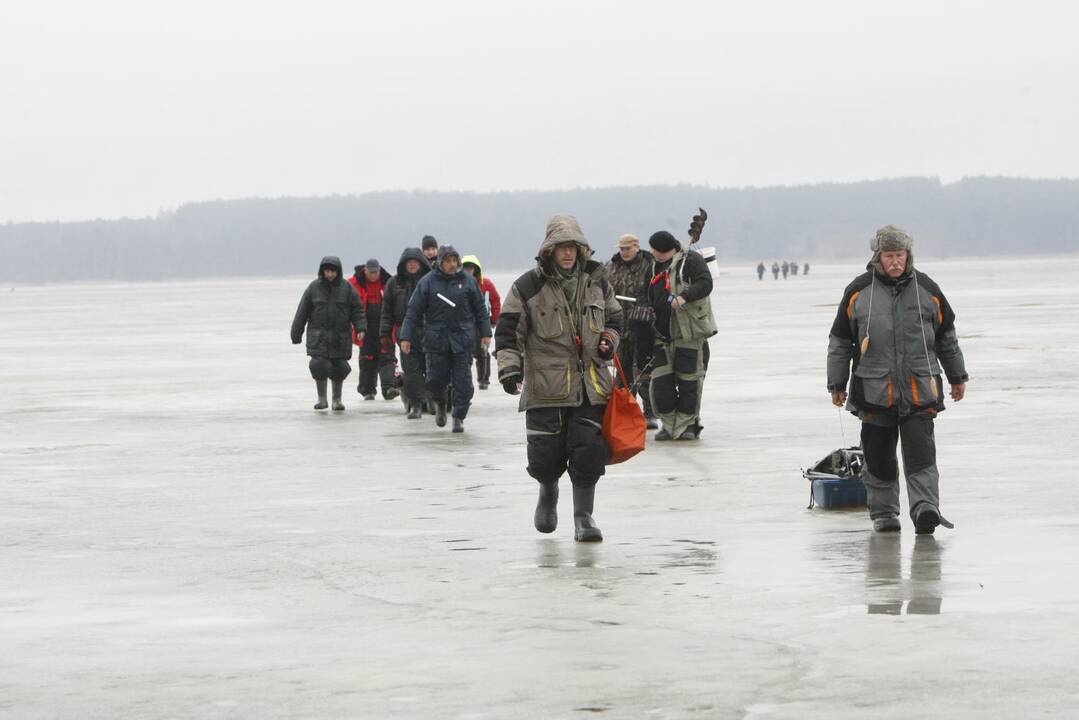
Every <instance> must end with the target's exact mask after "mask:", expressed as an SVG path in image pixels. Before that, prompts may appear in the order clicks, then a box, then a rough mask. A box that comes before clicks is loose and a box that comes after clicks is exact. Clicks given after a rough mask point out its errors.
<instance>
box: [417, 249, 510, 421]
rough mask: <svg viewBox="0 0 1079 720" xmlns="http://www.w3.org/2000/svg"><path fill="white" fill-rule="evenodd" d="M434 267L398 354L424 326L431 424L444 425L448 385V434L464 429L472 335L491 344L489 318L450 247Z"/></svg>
mask: <svg viewBox="0 0 1079 720" xmlns="http://www.w3.org/2000/svg"><path fill="white" fill-rule="evenodd" d="M436 266H437V269H436V270H433V271H432V272H430V273H428V274H427V275H425V276H424V277H423V279H421V280H420V281H419V283H418V284H417V285H416V290H415V292H413V294H412V299H411V300H410V301H409V303H408V309H407V310H406V311H405V322H404V324H402V325H401V336H400V337H401V352H403V353H405V354H406V355H407V354H409V353H410V352H411V350H412V339H413V337H414V336H418V335H419V334H420V333H419V332H418V331H417V328H418V327H419V326H420V325H421V324H422V325H423V330H422V334H423V349H424V353H425V354H426V356H427V389H428V391H429V392H430V393H431V397H433V398H434V401H435V424H436V425H438V426H439V427H442V426H444V425H445V424H446V404H447V402H448V399H447V393H446V389H447V387H448V386H449V385H450V383H451V382H452V383H453V432H455V433H460V432H464V431H465V417H466V416H467V415H468V408H469V405H470V404H471V402H472V395H473V387H472V354H473V352H474V346H475V344H476V336H477V335H478V336H479V338H480V340H479V341H480V343H482V344H483V345H484V346H485V347H486V346H488V345H490V344H491V317H490V315H489V314H488V313H487V309H486V308H485V307H484V305H483V297H482V296H481V295H480V287H479V285H477V284H476V281H475V280H473V279H472V276H471V275H469V274H468V273H466V272H465V271H464V270H462V269H461V256H460V255H459V254H458V252H457V251H456V250H454V249H453V246H452V245H443V246H442V247H440V248H439V249H438V262H437V263H436Z"/></svg>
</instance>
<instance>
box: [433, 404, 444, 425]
mask: <svg viewBox="0 0 1079 720" xmlns="http://www.w3.org/2000/svg"><path fill="white" fill-rule="evenodd" d="M435 425H438V426H439V427H445V426H446V401H445V400H435Z"/></svg>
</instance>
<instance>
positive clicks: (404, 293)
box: [379, 247, 431, 420]
mask: <svg viewBox="0 0 1079 720" xmlns="http://www.w3.org/2000/svg"><path fill="white" fill-rule="evenodd" d="M429 272H431V266H430V265H429V264H428V262H427V257H426V256H425V255H424V254H423V251H422V250H420V249H419V248H418V247H411V248H405V250H404V252H402V253H401V259H400V260H398V261H397V274H396V275H394V276H393V278H391V279H390V281H389V282H388V283H387V284H386V290H385V292H384V293H383V297H382V320H381V323H380V325H379V335H381V343H382V344H383V345H389V346H390V347H393V345H394V344H396V343H398V342H399V341H400V333H401V325H402V324H404V322H405V311H406V310H407V309H408V301H409V299H411V298H412V292H413V291H414V290H415V289H416V285H417V284H418V283H419V282H420V278H422V277H423V276H424V275H426V274H427V273H429ZM413 335H414V336H415V337H414V338H413V340H412V343H411V352H407V353H406V352H405V351H404V350H402V351H401V378H402V380H403V381H404V399H405V409H406V411H407V413H408V414H407V417H408V419H409V420H418V419H419V418H420V416H421V415H422V414H423V406H424V404H425V403H426V401H427V390H426V385H427V360H426V357H425V356H424V353H423V333H422V332H419V331H418V330H417V331H416V332H414V333H413Z"/></svg>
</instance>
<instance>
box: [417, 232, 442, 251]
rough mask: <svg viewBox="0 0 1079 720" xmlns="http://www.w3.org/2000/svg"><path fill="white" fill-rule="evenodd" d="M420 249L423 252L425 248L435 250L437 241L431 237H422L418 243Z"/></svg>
mask: <svg viewBox="0 0 1079 720" xmlns="http://www.w3.org/2000/svg"><path fill="white" fill-rule="evenodd" d="M420 247H421V248H423V249H424V250H426V249H427V248H437V247H438V240H435V238H434V236H433V235H424V236H423V240H421V241H420Z"/></svg>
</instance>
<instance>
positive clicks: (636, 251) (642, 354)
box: [607, 235, 658, 429]
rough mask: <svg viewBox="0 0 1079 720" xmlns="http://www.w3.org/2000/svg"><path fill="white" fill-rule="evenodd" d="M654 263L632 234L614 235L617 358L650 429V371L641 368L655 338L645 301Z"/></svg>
mask: <svg viewBox="0 0 1079 720" xmlns="http://www.w3.org/2000/svg"><path fill="white" fill-rule="evenodd" d="M654 264H655V260H654V258H653V257H652V254H651V253H650V252H648V251H647V250H641V241H640V240H638V239H637V236H636V235H623V236H622V237H620V238H618V252H616V253H615V254H614V255H613V256H612V257H611V260H610V262H608V263H607V277H608V279H609V280H610V281H611V289H612V290H614V294H615V298H616V299H617V300H618V302H619V304H620V305H621V306H622V318H623V323H622V339H621V341H620V342H619V343H618V359H619V360H620V361H621V362H622V369H623V370H624V371H625V373H626V379H627V380H629V382H630V385H632V384H633V383H634V382H635V381H637V383H638V388H639V392H640V395H641V405H642V406H643V410H644V418H645V421H646V422H647V424H648V427H649V428H650V429H655V428H656V427H658V424H657V423H656V418H655V415H653V413H652V400H651V398H650V397H649V392H648V383H649V378H650V377H651V375H650V374H649V373H648V371H647V370H646V369H645V368H646V367H647V366H648V363H649V362H651V360H652V346H653V345H654V344H655V340H656V336H655V331H653V330H652V320H653V318H654V317H655V313H654V312H653V311H652V308H651V307H649V305H648V283H649V282H650V281H651V280H652V276H653V275H654V274H655V273H654V272H653V269H652V266H653V265H654ZM623 298H626V299H623ZM638 375H640V377H639V378H638Z"/></svg>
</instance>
